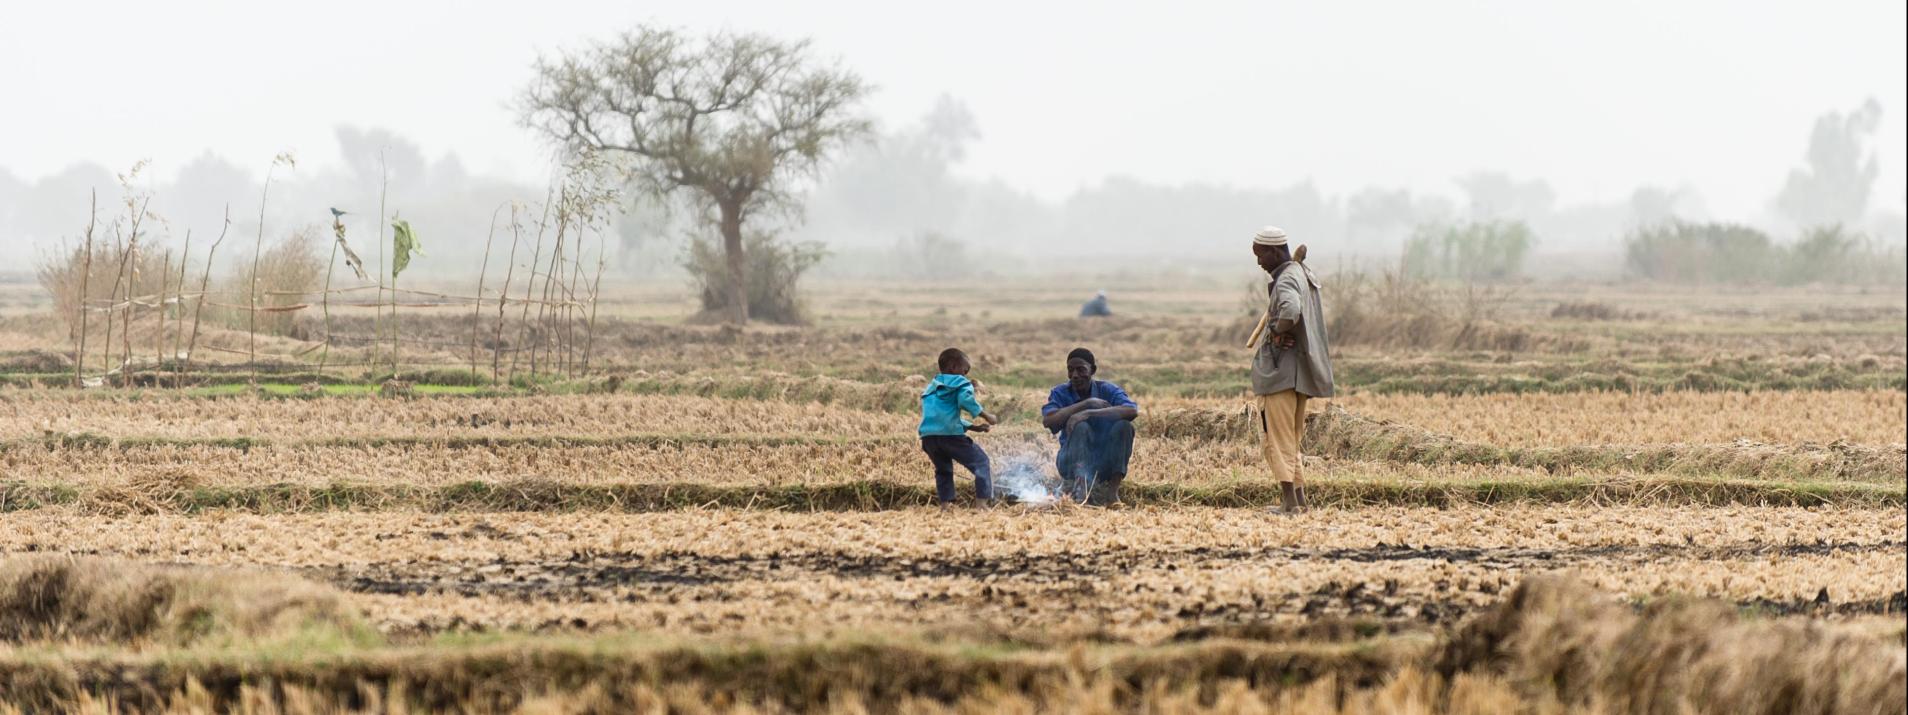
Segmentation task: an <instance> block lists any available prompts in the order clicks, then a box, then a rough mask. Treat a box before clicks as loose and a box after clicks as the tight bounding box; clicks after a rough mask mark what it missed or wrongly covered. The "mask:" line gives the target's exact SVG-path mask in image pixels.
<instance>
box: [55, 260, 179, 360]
mask: <svg viewBox="0 0 1908 715" xmlns="http://www.w3.org/2000/svg"><path fill="white" fill-rule="evenodd" d="M131 250H132V249H131V248H129V247H128V246H126V245H125V244H124V243H120V244H117V245H113V244H108V243H106V242H105V241H100V240H95V241H94V242H93V259H92V263H91V267H90V269H89V268H88V264H87V261H86V247H85V246H83V245H78V244H75V245H71V246H66V247H63V248H60V249H57V250H56V251H54V252H53V253H52V254H50V255H44V256H42V257H41V258H40V260H39V262H38V264H37V265H36V266H34V273H35V274H36V275H37V276H38V278H39V280H40V287H41V288H42V289H44V290H45V291H46V293H47V295H48V296H49V297H51V298H52V299H53V310H54V312H56V313H58V314H59V316H60V320H62V321H64V322H65V323H66V329H67V333H68V335H69V337H71V338H73V339H78V337H79V306H80V301H81V296H80V286H81V284H82V283H83V284H84V285H85V287H86V295H85V298H84V299H85V300H87V301H90V302H93V304H94V305H95V306H98V305H104V304H105V303H106V302H108V301H110V300H113V299H114V298H115V294H114V285H115V279H117V285H118V293H117V297H118V299H119V300H122V301H123V300H125V296H127V295H132V296H135V297H136V296H148V295H158V293H159V290H160V287H161V286H162V285H171V284H170V283H163V281H165V280H166V278H165V276H166V274H167V273H172V274H173V275H175V276H176V275H177V271H178V266H177V265H174V266H171V267H170V269H171V270H170V271H168V270H167V268H168V267H167V266H166V265H165V263H166V257H165V254H164V253H161V252H157V251H153V250H150V249H149V247H148V246H144V245H141V246H139V247H138V251H137V252H136V253H131V255H128V254H129V253H130V252H131ZM129 261H130V262H132V263H133V264H134V265H133V266H131V269H130V275H128V267H127V265H126V264H127V262H129ZM88 274H90V275H88ZM174 281H175V282H176V279H174ZM129 284H130V289H129V288H128V286H129ZM106 315H107V314H106V313H95V314H94V315H92V316H91V317H89V318H87V321H88V323H89V328H93V329H98V326H101V325H104V322H105V317H106Z"/></svg>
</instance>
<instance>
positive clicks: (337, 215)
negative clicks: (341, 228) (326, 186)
mask: <svg viewBox="0 0 1908 715" xmlns="http://www.w3.org/2000/svg"><path fill="white" fill-rule="evenodd" d="M347 213H350V212H348V211H339V210H338V208H337V207H336V206H334V207H332V208H331V220H333V221H336V220H338V219H341V218H344V216H345V214H347Z"/></svg>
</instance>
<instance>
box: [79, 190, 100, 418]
mask: <svg viewBox="0 0 1908 715" xmlns="http://www.w3.org/2000/svg"><path fill="white" fill-rule="evenodd" d="M98 220H99V190H98V189H94V190H93V192H92V198H91V199H89V200H88V202H87V211H86V249H85V250H86V258H85V259H84V260H83V262H82V264H81V266H80V290H79V300H78V301H77V305H78V306H79V346H78V347H77V348H76V349H75V350H74V352H73V387H75V388H82V387H85V386H86V378H85V370H86V290H87V288H88V285H87V284H89V283H91V282H92V278H93V224H94V223H96V222H97V221H98Z"/></svg>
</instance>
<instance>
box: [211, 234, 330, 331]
mask: <svg viewBox="0 0 1908 715" xmlns="http://www.w3.org/2000/svg"><path fill="white" fill-rule="evenodd" d="M314 236H315V233H314V231H313V229H311V228H310V227H306V228H301V229H299V230H297V231H294V232H292V233H291V234H289V235H287V236H285V237H284V238H283V239H280V240H279V241H278V242H276V243H273V244H271V245H269V246H266V247H265V249H264V252H263V253H261V254H259V256H258V271H257V274H256V279H257V290H258V307H259V313H258V331H259V332H261V333H266V334H269V335H289V334H291V332H292V325H293V323H294V322H296V321H295V318H296V317H297V315H298V311H294V310H285V311H276V310H267V309H268V308H285V307H289V306H293V305H298V304H300V303H304V302H306V301H308V300H315V299H316V297H315V296H313V295H311V293H312V292H314V291H316V290H318V288H319V284H320V282H321V281H323V280H324V276H325V258H326V256H325V255H324V254H323V253H320V252H319V250H318V248H319V245H320V243H319V241H318V240H317V239H316V238H315V237H314ZM238 263H239V266H238V272H237V273H236V274H235V275H234V276H233V277H232V279H231V281H230V282H229V283H226V284H225V287H224V289H223V290H222V291H220V294H219V296H218V297H217V298H209V299H208V300H211V301H216V302H220V303H225V304H227V305H231V306H238V307H231V308H226V309H223V310H221V311H219V315H220V316H221V320H222V321H223V322H224V323H225V324H226V325H227V326H228V327H231V328H234V329H237V330H247V329H249V328H250V326H251V322H250V320H249V318H248V317H247V315H246V313H247V312H248V311H247V310H246V308H245V306H249V305H251V301H252V290H253V282H254V280H253V279H254V277H255V276H254V273H253V271H252V260H251V258H250V257H249V256H248V257H245V258H241V259H239V261H238ZM209 312H210V311H208V313H209Z"/></svg>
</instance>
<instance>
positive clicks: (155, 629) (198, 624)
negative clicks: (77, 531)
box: [0, 556, 364, 646]
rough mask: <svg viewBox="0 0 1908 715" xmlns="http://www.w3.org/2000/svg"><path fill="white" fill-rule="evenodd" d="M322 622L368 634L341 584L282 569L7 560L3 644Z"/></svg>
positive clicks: (0, 595)
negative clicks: (338, 588) (314, 580)
mask: <svg viewBox="0 0 1908 715" xmlns="http://www.w3.org/2000/svg"><path fill="white" fill-rule="evenodd" d="M314 629H319V630H324V629H329V630H331V631H333V632H336V633H349V634H362V633H363V632H364V631H363V630H362V627H361V626H359V625H358V616H357V615H356V614H354V613H351V612H349V611H348V610H347V608H346V607H345V606H344V603H343V601H342V599H341V598H340V596H339V594H338V593H337V592H336V591H334V590H332V589H330V588H328V587H325V586H320V585H318V584H315V583H312V582H310V581H306V580H304V579H300V578H295V577H288V576H285V575H282V574H265V573H247V572H238V571H225V570H214V569H205V568H186V567H164V566H145V565H134V564H129V563H122V562H116V561H111V560H106V559H91V558H71V557H61V556H44V557H29V558H12V559H7V560H5V561H0V644H4V643H28V642H40V641H59V642H82V643H102V644H115V643H117V644H134V645H152V646H187V645H192V644H194V643H199V642H202V641H206V640H208V639H227V638H243V639H273V638H281V637H288V636H294V635H301V634H306V633H310V632H311V631H312V630H314ZM354 637H357V636H356V635H354Z"/></svg>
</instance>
